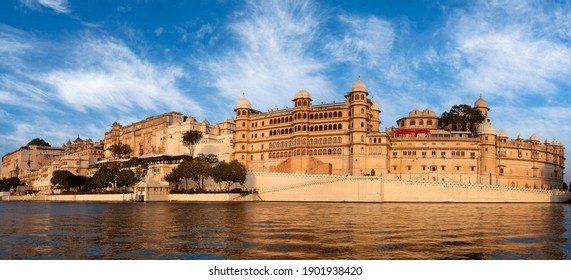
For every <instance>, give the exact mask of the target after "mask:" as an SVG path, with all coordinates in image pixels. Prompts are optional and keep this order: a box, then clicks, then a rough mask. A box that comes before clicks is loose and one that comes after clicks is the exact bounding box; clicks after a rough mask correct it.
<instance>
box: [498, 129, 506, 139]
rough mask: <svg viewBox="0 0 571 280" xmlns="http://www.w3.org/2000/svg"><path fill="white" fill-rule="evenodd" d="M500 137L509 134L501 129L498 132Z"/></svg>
mask: <svg viewBox="0 0 571 280" xmlns="http://www.w3.org/2000/svg"><path fill="white" fill-rule="evenodd" d="M498 137H502V138H507V137H508V136H507V135H506V133H505V132H504V131H503V130H500V132H498Z"/></svg>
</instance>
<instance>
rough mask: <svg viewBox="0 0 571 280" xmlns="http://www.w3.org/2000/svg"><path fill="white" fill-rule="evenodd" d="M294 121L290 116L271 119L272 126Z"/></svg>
mask: <svg viewBox="0 0 571 280" xmlns="http://www.w3.org/2000/svg"><path fill="white" fill-rule="evenodd" d="M292 121H293V117H292V116H289V117H287V116H286V117H281V118H274V119H270V124H278V123H286V122H292Z"/></svg>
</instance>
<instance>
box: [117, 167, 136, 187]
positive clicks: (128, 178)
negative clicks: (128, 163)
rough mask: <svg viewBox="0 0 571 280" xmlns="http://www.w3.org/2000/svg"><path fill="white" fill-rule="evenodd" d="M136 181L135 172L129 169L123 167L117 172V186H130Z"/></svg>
mask: <svg viewBox="0 0 571 280" xmlns="http://www.w3.org/2000/svg"><path fill="white" fill-rule="evenodd" d="M135 183H137V177H136V176H135V172H133V171H131V170H129V169H123V170H121V171H119V173H118V174H117V187H123V186H129V187H130V186H132V185H134V184H135Z"/></svg>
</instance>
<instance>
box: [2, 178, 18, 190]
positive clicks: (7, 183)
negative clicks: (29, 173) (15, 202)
mask: <svg viewBox="0 0 571 280" xmlns="http://www.w3.org/2000/svg"><path fill="white" fill-rule="evenodd" d="M19 185H22V182H20V179H19V178H18V177H10V178H2V179H1V180H0V191H5V192H7V191H10V189H11V188H15V187H17V186H19Z"/></svg>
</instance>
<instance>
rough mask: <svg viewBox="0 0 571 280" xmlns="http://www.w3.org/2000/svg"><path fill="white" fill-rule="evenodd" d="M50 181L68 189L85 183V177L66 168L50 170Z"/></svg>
mask: <svg viewBox="0 0 571 280" xmlns="http://www.w3.org/2000/svg"><path fill="white" fill-rule="evenodd" d="M50 183H51V184H52V185H54V186H59V187H62V188H64V189H65V190H67V191H69V190H70V189H71V188H72V187H79V186H81V185H84V184H85V177H81V176H76V175H74V174H73V173H71V172H69V171H67V170H56V171H54V172H52V178H51V179H50Z"/></svg>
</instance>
